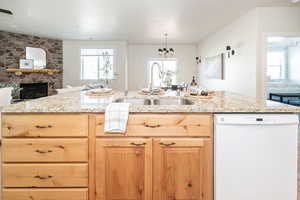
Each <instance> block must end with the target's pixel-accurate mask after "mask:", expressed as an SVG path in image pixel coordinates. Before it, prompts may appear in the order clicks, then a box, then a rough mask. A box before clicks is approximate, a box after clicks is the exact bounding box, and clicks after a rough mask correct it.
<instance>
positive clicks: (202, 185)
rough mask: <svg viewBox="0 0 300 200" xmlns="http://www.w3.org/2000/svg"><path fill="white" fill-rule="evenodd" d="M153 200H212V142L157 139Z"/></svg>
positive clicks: (155, 141)
mask: <svg viewBox="0 0 300 200" xmlns="http://www.w3.org/2000/svg"><path fill="white" fill-rule="evenodd" d="M153 160H154V161H153V162H154V165H153V166H154V168H153V173H154V176H153V181H154V182H153V183H154V184H153V187H154V191H153V199H155V200H212V180H213V175H212V166H213V165H212V164H213V163H212V160H213V159H212V145H211V140H210V139H196V138H190V139H167V138H164V139H155V140H154V154H153Z"/></svg>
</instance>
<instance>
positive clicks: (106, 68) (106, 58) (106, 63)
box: [100, 52, 113, 87]
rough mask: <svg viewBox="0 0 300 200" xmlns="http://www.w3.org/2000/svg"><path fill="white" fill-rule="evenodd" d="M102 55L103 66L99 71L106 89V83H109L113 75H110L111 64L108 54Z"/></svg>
mask: <svg viewBox="0 0 300 200" xmlns="http://www.w3.org/2000/svg"><path fill="white" fill-rule="evenodd" d="M102 55H103V61H104V64H103V65H102V67H101V69H100V70H101V71H102V72H103V73H104V77H105V79H104V80H105V84H106V87H108V83H109V82H108V81H109V80H110V79H112V78H113V73H112V70H113V69H112V68H113V64H112V62H111V56H109V54H108V52H104V53H103V54H102Z"/></svg>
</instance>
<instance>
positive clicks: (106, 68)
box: [80, 49, 114, 80]
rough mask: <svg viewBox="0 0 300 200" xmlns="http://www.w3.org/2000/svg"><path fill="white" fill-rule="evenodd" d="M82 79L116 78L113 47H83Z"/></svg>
mask: <svg viewBox="0 0 300 200" xmlns="http://www.w3.org/2000/svg"><path fill="white" fill-rule="evenodd" d="M80 53H81V80H107V79H113V78H114V50H113V49H81V52H80Z"/></svg>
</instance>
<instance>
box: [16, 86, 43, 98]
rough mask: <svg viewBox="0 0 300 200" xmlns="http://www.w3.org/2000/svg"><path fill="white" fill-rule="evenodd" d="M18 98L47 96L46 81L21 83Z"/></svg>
mask: <svg viewBox="0 0 300 200" xmlns="http://www.w3.org/2000/svg"><path fill="white" fill-rule="evenodd" d="M20 88H22V90H21V91H20V99H36V98H40V97H46V96H48V83H21V84H20Z"/></svg>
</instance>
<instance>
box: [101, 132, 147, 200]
mask: <svg viewBox="0 0 300 200" xmlns="http://www.w3.org/2000/svg"><path fill="white" fill-rule="evenodd" d="M151 174H152V140H151V139H123V138H122V139H97V142H96V199H97V200H104V199H105V200H106V199H107V200H113V199H115V200H117V199H122V200H151V199H152V175H151Z"/></svg>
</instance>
